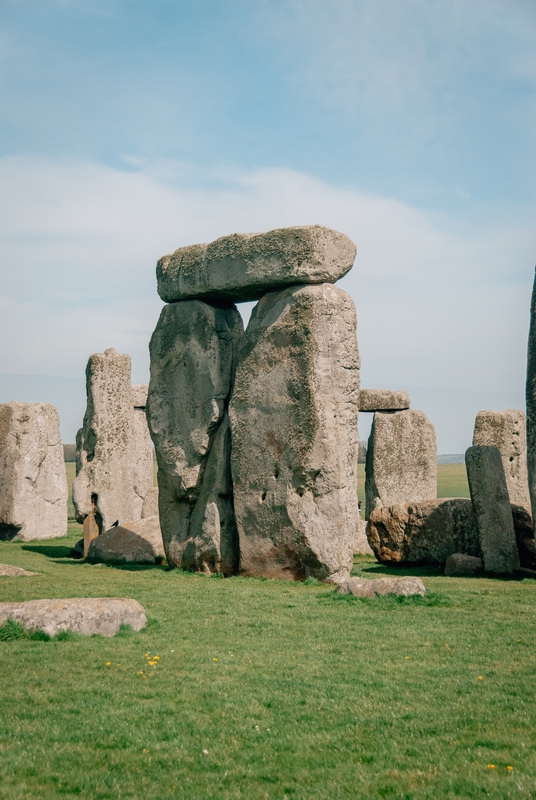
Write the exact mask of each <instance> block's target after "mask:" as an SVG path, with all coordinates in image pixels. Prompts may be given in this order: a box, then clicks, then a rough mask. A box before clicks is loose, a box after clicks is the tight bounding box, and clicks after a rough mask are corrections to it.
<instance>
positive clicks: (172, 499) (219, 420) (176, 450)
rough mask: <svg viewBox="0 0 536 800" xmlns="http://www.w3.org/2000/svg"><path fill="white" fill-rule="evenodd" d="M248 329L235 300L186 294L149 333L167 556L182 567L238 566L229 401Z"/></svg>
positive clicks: (151, 411) (151, 408)
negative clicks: (219, 303) (214, 302)
mask: <svg viewBox="0 0 536 800" xmlns="http://www.w3.org/2000/svg"><path fill="white" fill-rule="evenodd" d="M242 330H243V328H242V319H241V317H240V315H239V313H238V311H237V310H236V308H234V307H233V308H227V309H224V308H215V307H213V306H210V305H208V304H207V303H203V302H201V301H199V300H187V301H184V302H180V303H173V304H171V305H168V306H165V307H164V308H163V309H162V313H161V315H160V319H159V321H158V325H157V326H156V329H155V331H154V333H153V336H152V338H151V344H150V352H151V381H150V384H149V399H148V405H147V418H148V421H149V426H150V430H151V436H152V440H153V442H154V445H155V448H156V456H157V460H158V486H159V497H158V505H159V512H160V525H161V528H162V535H163V539H164V547H165V550H166V555H167V559H168V561H169V563H170V564H174V565H176V566H178V567H182V568H183V569H191V570H200V571H204V572H223V573H224V574H233V573H235V572H236V571H237V569H238V556H239V553H238V537H237V533H236V523H235V518H234V511H233V488H232V480H231V469H230V451H231V436H230V427H229V417H228V414H227V405H228V402H229V396H230V393H231V389H232V385H233V379H234V369H235V362H236V353H237V350H238V344H239V341H240V338H241V336H242Z"/></svg>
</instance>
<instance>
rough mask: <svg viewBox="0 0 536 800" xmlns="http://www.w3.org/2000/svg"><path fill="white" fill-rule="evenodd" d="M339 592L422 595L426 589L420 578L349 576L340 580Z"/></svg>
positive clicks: (355, 595)
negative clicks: (344, 579)
mask: <svg viewBox="0 0 536 800" xmlns="http://www.w3.org/2000/svg"><path fill="white" fill-rule="evenodd" d="M337 592H338V593H339V594H353V595H354V597H378V596H379V595H386V594H398V595H402V596H403V597H409V595H412V594H420V595H421V597H424V595H425V594H426V589H425V586H424V583H423V582H422V581H421V579H420V578H414V577H410V576H402V577H400V578H399V577H396V578H374V579H372V580H371V579H369V578H349V579H348V580H347V581H341V583H339V585H338V587H337Z"/></svg>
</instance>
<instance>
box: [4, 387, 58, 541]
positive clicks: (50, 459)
mask: <svg viewBox="0 0 536 800" xmlns="http://www.w3.org/2000/svg"><path fill="white" fill-rule="evenodd" d="M66 533H67V476H66V473H65V464H64V461H63V446H62V444H61V437H60V422H59V417H58V412H57V411H56V409H55V408H54V406H51V405H48V404H46V403H16V402H11V403H2V404H0V540H1V539H3V540H20V541H24V542H27V541H30V540H32V539H48V538H52V537H55V536H65V535H66Z"/></svg>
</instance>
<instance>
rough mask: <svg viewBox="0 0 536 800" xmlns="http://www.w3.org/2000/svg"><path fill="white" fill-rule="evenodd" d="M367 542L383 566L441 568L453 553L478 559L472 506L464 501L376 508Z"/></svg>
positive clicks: (477, 542) (435, 501)
mask: <svg viewBox="0 0 536 800" xmlns="http://www.w3.org/2000/svg"><path fill="white" fill-rule="evenodd" d="M367 538H368V541H369V544H370V546H371V547H372V550H373V551H374V555H375V556H376V558H377V559H378V561H379V562H380V563H382V564H392V563H398V564H430V565H440V566H443V565H444V564H445V562H446V560H447V558H448V557H449V556H450V555H452V553H460V552H463V553H467V554H468V555H472V556H480V542H479V538H478V529H477V526H476V519H475V516H474V513H473V505H472V503H471V501H470V500H468V499H465V498H436V499H435V500H426V501H423V502H420V503H398V504H396V505H392V506H384V507H382V508H376V509H374V511H373V512H372V513H371V515H370V519H369V521H368V525H367Z"/></svg>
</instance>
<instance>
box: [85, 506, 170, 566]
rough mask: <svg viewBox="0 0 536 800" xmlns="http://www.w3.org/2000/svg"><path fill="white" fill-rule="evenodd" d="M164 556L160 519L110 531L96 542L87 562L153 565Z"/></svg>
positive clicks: (134, 523) (140, 520)
mask: <svg viewBox="0 0 536 800" xmlns="http://www.w3.org/2000/svg"><path fill="white" fill-rule="evenodd" d="M164 557H165V552H164V545H163V542H162V533H161V531H160V524H159V521H158V516H153V517H145V518H144V519H143V518H142V519H137V520H133V521H131V522H125V523H124V524H123V525H118V526H117V527H115V528H110V530H108V531H105V533H101V535H100V536H98V537H97V538H96V539H93V541H92V542H91V544H90V546H89V553H88V561H94V562H95V561H98V562H102V563H103V564H154V563H155V562H157V561H158V560H159V559H163V558H164Z"/></svg>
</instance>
